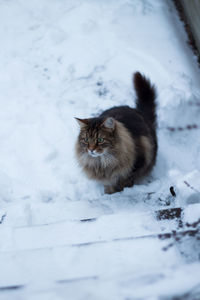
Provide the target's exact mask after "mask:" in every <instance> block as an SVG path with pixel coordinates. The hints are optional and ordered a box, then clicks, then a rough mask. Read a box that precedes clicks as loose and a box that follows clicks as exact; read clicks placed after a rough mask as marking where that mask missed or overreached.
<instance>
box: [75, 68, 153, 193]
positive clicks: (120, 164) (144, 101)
mask: <svg viewBox="0 0 200 300" xmlns="http://www.w3.org/2000/svg"><path fill="white" fill-rule="evenodd" d="M133 83H134V87H135V91H136V96H137V98H136V108H131V107H129V106H116V107H112V108H110V109H108V110H106V111H104V112H103V113H101V114H100V115H99V116H98V117H96V118H89V119H79V118H76V120H77V122H78V124H79V125H80V133H79V136H78V140H77V142H76V146H75V148H76V157H77V160H78V163H79V165H80V166H81V167H82V169H83V171H84V172H85V174H86V175H87V176H88V177H89V178H91V179H94V180H96V181H98V182H101V183H102V184H103V185H104V191H105V193H107V194H112V193H115V192H120V191H122V190H123V189H124V188H125V187H132V186H133V185H134V183H136V182H138V180H140V179H141V178H143V177H144V176H146V175H147V174H148V173H149V172H150V171H151V169H152V167H153V166H154V164H155V161H156V154H157V136H156V127H157V125H156V123H157V122H156V119H157V117H156V88H155V86H154V85H152V84H151V82H150V81H149V79H147V78H146V77H145V76H144V75H142V74H141V73H140V72H136V73H135V74H134V75H133Z"/></svg>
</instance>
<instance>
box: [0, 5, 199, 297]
mask: <svg viewBox="0 0 200 300" xmlns="http://www.w3.org/2000/svg"><path fill="white" fill-rule="evenodd" d="M0 24H1V26H0V36H1V47H0V90H1V93H0V120H1V126H0V141H1V147H0V267H1V272H0V299H3V300H11V299H12V300H13V299H15V300H36V299H37V300H63V299H73V300H85V299H86V300H90V299H91V300H93V299H95V300H96V299H97V300H98V299H99V300H104V299H105V300H107V299H109V300H112V299H113V300H125V299H126V300H133V299H148V300H154V299H162V300H169V299H200V263H199V258H200V250H199V249H200V234H199V227H200V225H199V222H198V221H199V220H200V143H199V141H200V100H199V99H200V89H199V81H200V80H199V79H200V73H199V69H198V68H197V63H196V59H195V57H194V56H193V53H192V51H191V49H190V48H189V47H188V44H187V36H186V33H185V32H184V29H183V24H182V23H181V22H180V21H179V19H178V16H177V13H176V11H175V8H174V6H173V3H172V2H171V1H163V0H117V1H116V0H115V1H114V0H110V1H106V0H101V1H98V0H93V1H91V0H73V1H72V0H56V1H54V0H32V1H26V0H15V1H14V0H1V1H0ZM135 71H140V72H142V73H144V74H145V75H146V76H147V77H149V78H150V79H151V81H152V82H153V83H155V85H156V87H157V90H158V99H157V101H158V142H159V151H158V157H157V163H156V166H155V168H154V170H153V172H152V174H151V175H150V176H149V177H148V178H146V180H145V181H144V182H142V183H141V184H140V185H136V186H134V187H133V188H126V189H125V190H124V191H123V192H121V193H117V194H114V195H104V193H103V187H102V186H100V185H99V184H97V183H95V182H93V181H89V180H88V179H87V178H85V176H84V174H82V173H81V170H80V169H79V167H78V165H77V162H76V160H75V158H74V144H75V141H76V138H77V135H78V130H79V128H78V125H77V123H76V121H75V120H74V117H80V118H81V117H83V118H84V117H91V116H95V115H97V114H98V113H100V112H101V111H103V110H105V109H107V108H109V107H112V106H116V105H122V104H126V105H130V106H134V98H135V95H134V91H133V88H132V82H131V76H132V74H133V73H134V72H135ZM172 186H173V189H174V191H175V194H176V197H175V196H173V195H172V194H174V193H173V189H172V190H171V191H172V193H171V192H170V187H172Z"/></svg>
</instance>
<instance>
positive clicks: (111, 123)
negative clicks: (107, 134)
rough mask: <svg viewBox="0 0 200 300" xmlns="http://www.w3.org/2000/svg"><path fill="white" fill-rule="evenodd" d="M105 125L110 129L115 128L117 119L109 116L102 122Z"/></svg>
mask: <svg viewBox="0 0 200 300" xmlns="http://www.w3.org/2000/svg"><path fill="white" fill-rule="evenodd" d="M102 125H103V126H104V127H106V128H108V129H111V130H113V129H115V119H113V118H111V117H109V118H107V119H105V121H104V122H103V124H102Z"/></svg>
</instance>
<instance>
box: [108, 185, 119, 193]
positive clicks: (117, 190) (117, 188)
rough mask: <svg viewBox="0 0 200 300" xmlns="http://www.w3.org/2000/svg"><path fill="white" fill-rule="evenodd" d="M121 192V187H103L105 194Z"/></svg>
mask: <svg viewBox="0 0 200 300" xmlns="http://www.w3.org/2000/svg"><path fill="white" fill-rule="evenodd" d="M121 191H123V188H121V187H116V186H112V185H107V186H104V193H105V194H114V193H117V192H121Z"/></svg>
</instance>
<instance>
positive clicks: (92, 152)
mask: <svg viewBox="0 0 200 300" xmlns="http://www.w3.org/2000/svg"><path fill="white" fill-rule="evenodd" d="M88 154H89V155H90V156H92V157H99V156H102V155H103V152H102V153H99V152H97V151H95V150H93V151H91V150H88Z"/></svg>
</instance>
